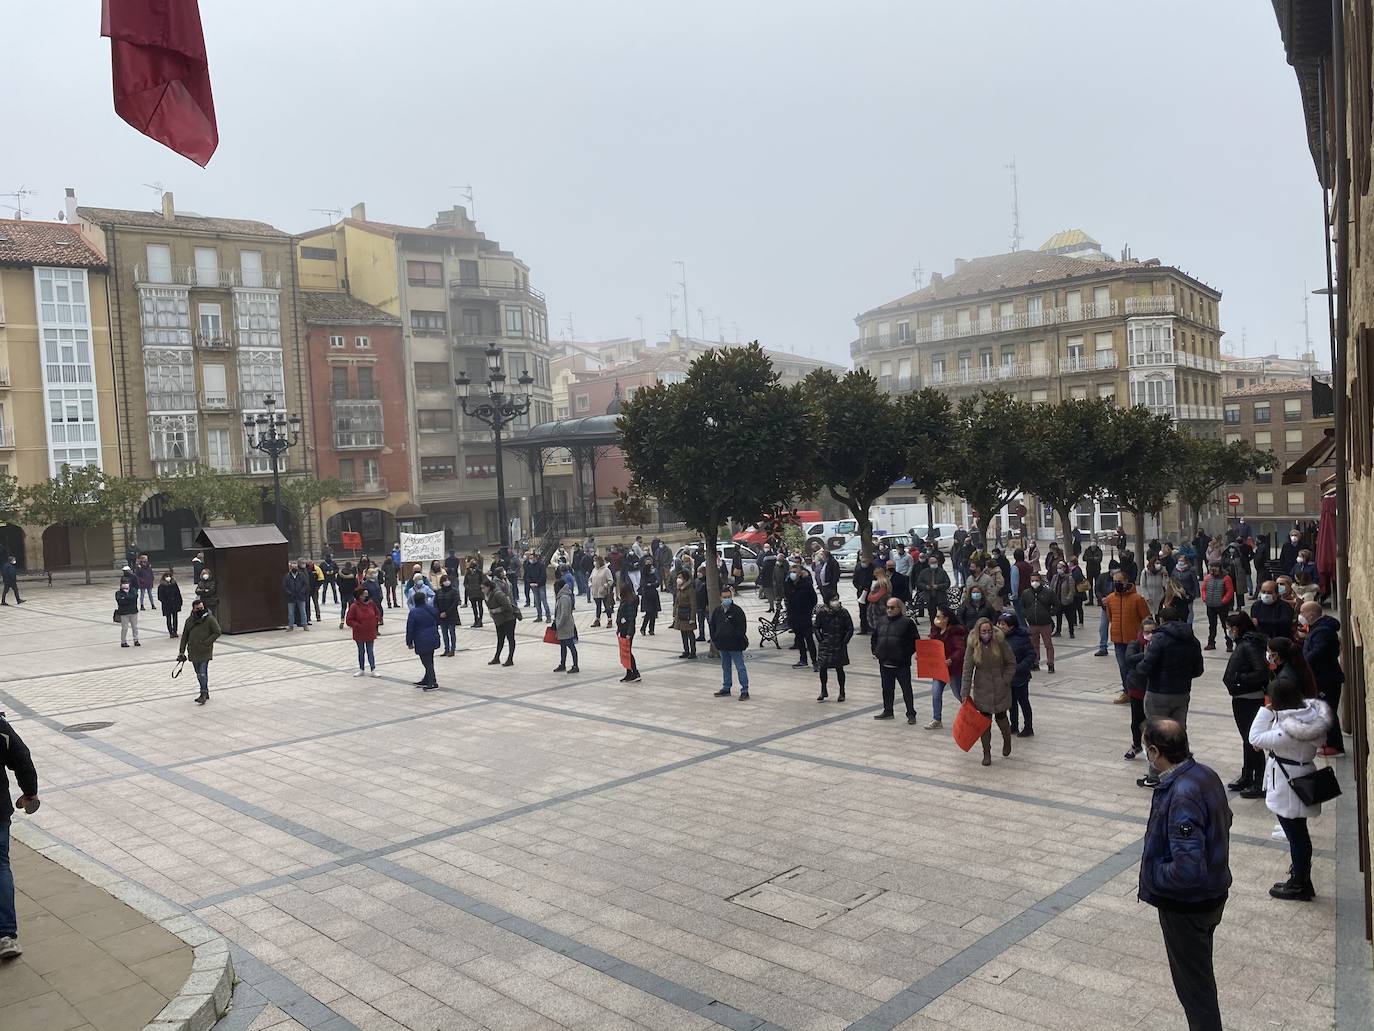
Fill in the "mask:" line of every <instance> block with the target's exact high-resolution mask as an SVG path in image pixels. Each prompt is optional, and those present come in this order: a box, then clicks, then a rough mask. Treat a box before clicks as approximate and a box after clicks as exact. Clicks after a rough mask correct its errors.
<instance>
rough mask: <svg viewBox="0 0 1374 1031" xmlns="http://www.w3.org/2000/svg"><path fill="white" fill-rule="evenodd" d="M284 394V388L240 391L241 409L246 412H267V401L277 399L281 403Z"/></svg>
mask: <svg viewBox="0 0 1374 1031" xmlns="http://www.w3.org/2000/svg"><path fill="white" fill-rule="evenodd" d="M283 393H284V391H283V388H281V387H274V388H273V389H271V390H240V391H239V407H240V408H241V409H243V410H244V411H245V412H265V411H267V399H268V398H269V397H271V398H275V399H276V400H277V401H278V402H279V403H280V401H281V398H282V394H283Z"/></svg>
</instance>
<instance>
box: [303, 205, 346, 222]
mask: <svg viewBox="0 0 1374 1031" xmlns="http://www.w3.org/2000/svg"><path fill="white" fill-rule="evenodd" d="M310 210H311V211H317V212H319V213H320V214H321V215H329V216H331V217H330V219H329V221H330V222H338V221H341V220H342V219H343V208H311V209H310Z"/></svg>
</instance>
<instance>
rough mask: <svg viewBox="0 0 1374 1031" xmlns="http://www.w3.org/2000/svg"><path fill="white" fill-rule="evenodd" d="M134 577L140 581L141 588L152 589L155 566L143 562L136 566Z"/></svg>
mask: <svg viewBox="0 0 1374 1031" xmlns="http://www.w3.org/2000/svg"><path fill="white" fill-rule="evenodd" d="M134 578H135V579H136V580H137V581H138V586H139V588H140V589H141V590H145V591H151V590H152V589H153V582H154V580H155V579H156V575H155V574H154V573H153V567H152V565H151V564H150V563H141V564H139V565H137V566H134Z"/></svg>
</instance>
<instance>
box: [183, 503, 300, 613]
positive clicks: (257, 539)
mask: <svg viewBox="0 0 1374 1031" xmlns="http://www.w3.org/2000/svg"><path fill="white" fill-rule="evenodd" d="M196 546H197V547H198V548H201V549H202V550H203V551H204V552H205V568H206V569H208V570H209V571H210V573H211V575H212V576H214V578H215V583H216V584H217V585H218V587H219V611H218V613H217V615H216V618H217V619H218V620H219V625H220V628H221V629H222V630H223V631H224V632H225V633H226V634H246V633H251V632H252V631H254V630H279V629H281V628H282V627H284V626H286V622H287V617H286V595H285V594H283V593H282V588H281V582H282V577H283V576H285V575H286V572H287V568H286V567H287V563H288V562H289V561H290V556H289V555H288V554H287V551H288V548H287V541H286V538H285V537H283V536H282V533H281V531H280V530H278V529H277V528H276V527H275V526H272V525H271V524H267V525H261V526H208V527H206V528H205V529H203V530H201V531H200V533H198V534H197V535H196Z"/></svg>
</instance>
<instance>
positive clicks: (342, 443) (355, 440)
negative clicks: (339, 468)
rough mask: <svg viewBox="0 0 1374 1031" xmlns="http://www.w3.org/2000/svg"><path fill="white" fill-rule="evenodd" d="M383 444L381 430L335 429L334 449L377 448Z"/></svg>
mask: <svg viewBox="0 0 1374 1031" xmlns="http://www.w3.org/2000/svg"><path fill="white" fill-rule="evenodd" d="M381 446H382V431H381V430H335V431H334V449H335V450H336V451H355V450H359V449H363V448H376V447H381Z"/></svg>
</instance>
